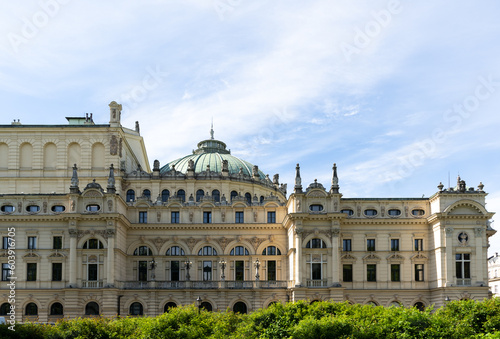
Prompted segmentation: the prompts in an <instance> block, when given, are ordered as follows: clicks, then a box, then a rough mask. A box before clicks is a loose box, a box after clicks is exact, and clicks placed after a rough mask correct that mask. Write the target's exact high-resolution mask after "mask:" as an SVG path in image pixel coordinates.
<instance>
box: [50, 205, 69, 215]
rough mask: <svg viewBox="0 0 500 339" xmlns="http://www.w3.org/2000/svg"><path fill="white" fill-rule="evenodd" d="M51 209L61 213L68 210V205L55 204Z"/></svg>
mask: <svg viewBox="0 0 500 339" xmlns="http://www.w3.org/2000/svg"><path fill="white" fill-rule="evenodd" d="M51 210H52V212H56V213H61V212H64V211H65V210H66V207H64V206H63V205H54V206H52V208H51Z"/></svg>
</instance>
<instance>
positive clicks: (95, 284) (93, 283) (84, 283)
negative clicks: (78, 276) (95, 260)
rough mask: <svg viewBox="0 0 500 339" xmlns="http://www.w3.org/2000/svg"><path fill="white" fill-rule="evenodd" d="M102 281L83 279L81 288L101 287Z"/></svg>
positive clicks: (102, 285)
mask: <svg viewBox="0 0 500 339" xmlns="http://www.w3.org/2000/svg"><path fill="white" fill-rule="evenodd" d="M103 287H104V281H103V280H83V281H82V288H103Z"/></svg>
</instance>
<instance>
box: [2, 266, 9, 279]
mask: <svg viewBox="0 0 500 339" xmlns="http://www.w3.org/2000/svg"><path fill="white" fill-rule="evenodd" d="M9 280H10V265H9V264H2V281H9Z"/></svg>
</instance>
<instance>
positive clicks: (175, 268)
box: [170, 261, 180, 281]
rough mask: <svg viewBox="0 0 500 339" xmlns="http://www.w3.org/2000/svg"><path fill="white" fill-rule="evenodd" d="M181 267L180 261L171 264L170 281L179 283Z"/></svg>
mask: <svg viewBox="0 0 500 339" xmlns="http://www.w3.org/2000/svg"><path fill="white" fill-rule="evenodd" d="M179 272H180V266H179V262H178V261H171V262H170V280H172V281H179V276H180V274H179Z"/></svg>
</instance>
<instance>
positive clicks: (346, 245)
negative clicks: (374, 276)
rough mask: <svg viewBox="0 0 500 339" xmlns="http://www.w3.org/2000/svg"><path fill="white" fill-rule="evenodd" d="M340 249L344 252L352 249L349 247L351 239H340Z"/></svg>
mask: <svg viewBox="0 0 500 339" xmlns="http://www.w3.org/2000/svg"><path fill="white" fill-rule="evenodd" d="M342 250H343V251H345V252H350V251H352V249H351V239H343V240H342Z"/></svg>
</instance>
